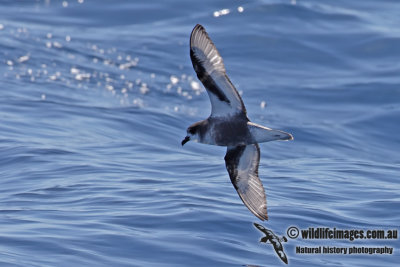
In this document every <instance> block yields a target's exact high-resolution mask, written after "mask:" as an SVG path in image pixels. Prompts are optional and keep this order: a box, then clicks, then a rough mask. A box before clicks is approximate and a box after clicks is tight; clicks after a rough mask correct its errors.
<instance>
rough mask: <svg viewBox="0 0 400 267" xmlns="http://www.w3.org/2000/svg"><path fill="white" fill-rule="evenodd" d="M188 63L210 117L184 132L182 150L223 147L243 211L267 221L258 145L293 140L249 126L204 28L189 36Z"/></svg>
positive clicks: (197, 29)
mask: <svg viewBox="0 0 400 267" xmlns="http://www.w3.org/2000/svg"><path fill="white" fill-rule="evenodd" d="M190 59H191V60H192V64H193V68H194V70H195V71H196V74H197V77H198V78H199V80H200V81H201V82H202V83H203V85H204V87H205V88H206V90H207V93H208V96H209V98H210V101H211V115H210V116H209V117H208V118H207V119H206V120H202V121H199V122H196V123H194V124H193V125H191V126H190V127H189V128H188V129H187V136H186V137H185V139H183V140H182V146H183V145H184V144H185V143H186V142H188V141H190V140H192V141H195V142H199V143H203V144H209V145H218V146H226V147H227V152H226V155H225V165H226V169H227V170H228V173H229V176H230V179H231V181H232V184H233V186H234V187H235V189H236V191H237V192H238V194H239V196H240V198H241V199H242V201H243V203H244V204H245V205H246V207H247V208H248V209H249V210H250V211H251V212H252V213H253V214H254V215H255V216H257V217H258V218H259V219H261V220H268V215H267V201H266V198H265V191H264V187H263V185H262V183H261V180H260V178H259V177H258V165H259V162H260V148H259V146H258V143H262V142H269V141H274V140H292V139H293V136H292V135H291V134H289V133H285V132H283V131H279V130H273V129H270V128H267V127H264V126H261V125H258V124H255V123H252V122H250V120H249V119H248V118H247V112H246V108H245V106H244V104H243V101H242V98H241V97H240V95H239V93H238V92H237V90H236V88H235V87H234V86H233V84H232V82H231V81H230V80H229V78H228V76H227V75H226V72H225V66H224V62H223V60H222V57H221V56H220V54H219V53H218V50H217V48H216V47H215V45H214V43H213V42H212V41H211V39H210V37H209V36H208V34H207V32H206V30H205V29H204V27H203V26H201V25H199V24H197V25H196V26H195V27H194V29H193V31H192V34H191V36H190Z"/></svg>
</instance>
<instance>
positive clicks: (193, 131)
mask: <svg viewBox="0 0 400 267" xmlns="http://www.w3.org/2000/svg"><path fill="white" fill-rule="evenodd" d="M198 140H199V125H198V124H197V123H195V124H193V125H191V126H190V127H189V128H187V130H186V137H185V138H184V139H183V140H182V146H183V145H184V144H186V143H187V142H189V141H195V142H197V141H198Z"/></svg>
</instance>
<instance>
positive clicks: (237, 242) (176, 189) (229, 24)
mask: <svg viewBox="0 0 400 267" xmlns="http://www.w3.org/2000/svg"><path fill="white" fill-rule="evenodd" d="M399 11H400V5H399V2H398V1H395V0H381V1H373V0H365V1H344V0H337V1H332V0H331V1H318V0H297V1H295V0H292V1H290V0H256V1H241V0H235V1H233V0H231V1H228V0H222V1H211V0H207V1H184V0H173V1H161V0H155V1H122V0H117V1H105V0H96V1H95V0H79V1H78V0H68V1H54V0H53V1H52V0H37V1H27V0H25V1H1V2H0V266H246V265H248V266H275V265H278V266H279V265H281V266H284V265H285V264H284V263H283V262H282V261H281V260H280V259H279V258H278V256H277V254H276V252H275V251H274V249H273V247H272V245H271V244H268V243H267V244H265V243H260V242H259V240H260V238H261V237H262V236H263V234H262V233H261V232H260V231H258V230H257V229H256V228H255V227H254V226H253V223H254V222H257V223H261V222H260V221H259V220H258V219H257V218H256V217H255V216H253V215H252V214H251V213H250V212H249V211H248V210H247V208H246V207H245V206H244V205H243V204H242V202H241V200H240V199H239V197H238V195H237V193H236V192H235V190H234V188H233V186H232V184H231V183H230V180H229V176H228V174H227V171H226V169H225V163H224V159H223V158H224V155H225V151H226V149H225V148H223V147H216V146H207V145H202V144H197V143H191V142H189V143H188V144H187V145H185V147H183V148H182V147H181V145H180V141H181V140H182V138H183V137H184V136H185V134H186V128H187V127H188V126H189V125H190V124H192V123H193V122H196V121H198V120H201V119H204V118H206V117H207V116H208V115H209V112H210V104H209V100H208V97H207V94H206V92H205V90H204V89H203V87H202V85H201V84H200V83H199V81H198V80H197V78H196V75H195V73H194V71H193V69H192V66H191V62H190V58H189V48H188V41H189V35H190V32H191V30H192V28H193V27H194V26H195V25H196V24H197V23H200V24H202V25H204V26H205V27H206V29H207V31H208V32H209V34H210V36H211V38H212V39H213V40H214V42H215V44H216V46H217V48H218V49H219V51H220V53H221V55H222V56H223V58H224V61H225V65H226V69H227V73H228V75H229V76H230V78H231V80H232V82H233V83H234V84H235V85H236V86H237V88H238V90H239V91H240V93H241V94H242V98H243V101H244V103H245V104H246V107H247V110H248V116H249V118H250V119H251V120H252V121H254V122H256V123H260V124H262V125H266V126H268V127H271V128H276V129H282V130H284V131H287V132H290V133H292V134H293V135H294V138H295V139H294V141H291V142H271V143H264V144H260V147H261V161H260V168H259V174H260V178H261V180H262V181H263V183H264V187H265V189H266V194H267V202H268V212H269V221H267V222H262V225H263V226H264V227H265V228H268V229H271V230H272V231H273V232H274V233H275V234H276V235H278V236H283V235H285V236H288V235H287V229H288V228H289V227H290V226H296V227H298V228H300V229H307V228H309V227H314V228H316V227H329V228H331V229H333V228H335V227H336V228H337V229H363V230H368V229H384V230H388V229H399V228H400V226H399V222H400V185H399V178H400V152H399V151H400V135H399V132H400V75H399V74H400V27H399V26H400V16H399V15H398V14H399ZM297 246H301V247H305V246H307V247H317V246H331V247H355V246H356V247H385V246H386V247H391V248H394V253H393V254H392V255H387V254H386V255H385V254H384V255H376V254H374V255H368V254H352V255H343V254H333V255H332V254H301V253H297V252H296V247H297ZM283 247H284V251H285V253H286V255H287V258H288V260H289V265H290V266H322V265H323V266H398V265H397V264H398V262H400V257H399V255H400V251H399V249H400V245H399V241H398V239H396V240H374V239H362V240H354V241H349V240H305V239H302V238H300V237H298V238H297V239H290V238H288V242H283Z"/></svg>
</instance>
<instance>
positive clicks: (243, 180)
mask: <svg viewBox="0 0 400 267" xmlns="http://www.w3.org/2000/svg"><path fill="white" fill-rule="evenodd" d="M259 163H260V147H259V146H258V144H257V143H256V144H251V145H247V146H244V145H243V146H236V147H228V149H227V152H226V155H225V165H226V169H227V170H228V173H229V177H230V178H231V182H232V184H233V186H234V187H235V189H236V191H237V192H238V194H239V196H240V198H241V199H242V201H243V203H244V204H245V205H246V207H247V208H248V209H249V210H250V211H251V212H252V213H253V214H254V215H256V216H257V217H258V218H259V219H260V220H262V221H263V220H268V215H267V200H266V197H265V191H264V187H263V185H262V183H261V180H260V178H259V177H258V165H259Z"/></svg>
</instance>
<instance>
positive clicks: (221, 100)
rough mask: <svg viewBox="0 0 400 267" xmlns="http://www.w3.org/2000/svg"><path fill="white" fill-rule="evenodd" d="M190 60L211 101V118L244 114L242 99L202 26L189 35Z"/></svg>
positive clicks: (198, 26) (195, 28)
mask: <svg viewBox="0 0 400 267" xmlns="http://www.w3.org/2000/svg"><path fill="white" fill-rule="evenodd" d="M190 59H191V60H192V64H193V68H194V70H195V71H196V74H197V77H198V78H199V80H200V81H201V82H202V83H203V85H204V87H205V88H206V90H207V93H208V96H209V97H210V101H211V109H212V111H211V116H226V115H233V114H236V113H244V114H246V108H245V107H244V104H243V101H242V98H241V97H240V95H239V93H238V92H237V90H236V88H235V87H234V86H233V84H232V82H231V81H230V80H229V78H228V76H227V75H226V72H225V66H224V61H223V60H222V57H221V55H220V54H219V53H218V50H217V48H216V47H215V45H214V43H213V42H212V41H211V39H210V37H209V36H208V34H207V32H206V30H205V29H204V27H203V26H201V25H199V24H197V25H196V26H195V27H194V29H193V31H192V34H191V35H190Z"/></svg>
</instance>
